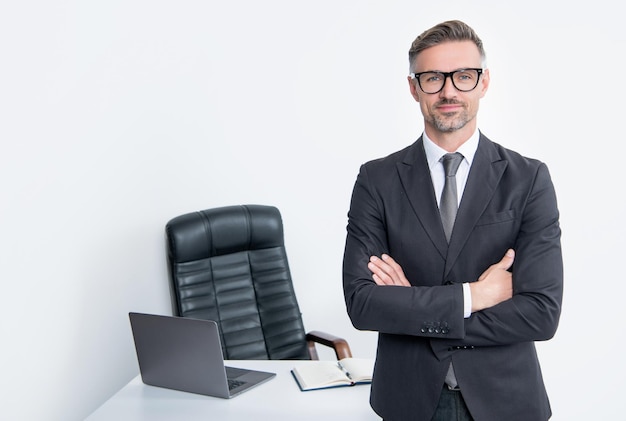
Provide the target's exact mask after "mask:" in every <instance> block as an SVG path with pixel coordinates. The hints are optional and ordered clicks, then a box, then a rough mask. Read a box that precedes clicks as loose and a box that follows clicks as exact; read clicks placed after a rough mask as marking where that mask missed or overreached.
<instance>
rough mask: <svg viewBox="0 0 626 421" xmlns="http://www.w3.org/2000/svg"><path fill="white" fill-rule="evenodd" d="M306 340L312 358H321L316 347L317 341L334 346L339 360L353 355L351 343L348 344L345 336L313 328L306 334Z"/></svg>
mask: <svg viewBox="0 0 626 421" xmlns="http://www.w3.org/2000/svg"><path fill="white" fill-rule="evenodd" d="M306 341H307V347H308V348H309V355H310V356H311V359H312V360H319V357H318V355H317V350H316V349H315V344H316V343H318V344H321V345H325V346H328V347H330V348H333V349H334V350H335V355H336V356H337V359H338V360H341V359H342V358H348V357H352V352H351V351H350V345H348V342H347V341H346V340H345V339H343V338H339V337H337V336H334V335H331V334H329V333H326V332H320V331H317V330H313V331H311V332H309V333H307V334H306Z"/></svg>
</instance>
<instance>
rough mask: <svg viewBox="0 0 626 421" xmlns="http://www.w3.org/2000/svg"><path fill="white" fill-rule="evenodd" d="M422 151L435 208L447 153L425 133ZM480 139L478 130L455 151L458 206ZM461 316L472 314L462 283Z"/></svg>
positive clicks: (440, 188) (464, 285) (443, 176)
mask: <svg viewBox="0 0 626 421" xmlns="http://www.w3.org/2000/svg"><path fill="white" fill-rule="evenodd" d="M422 137H423V139H424V150H425V152H426V160H427V161H428V168H429V169H430V178H431V180H432V182H433V187H434V188H435V197H436V198H437V206H439V201H440V200H441V193H442V191H443V185H444V183H445V172H444V169H443V164H442V163H441V157H442V156H444V155H445V154H447V153H449V152H448V151H446V150H445V149H442V148H440V147H439V146H437V145H436V144H435V143H434V142H433V141H432V140H430V139H429V138H428V135H427V134H426V132H424V134H423V136H422ZM479 138H480V132H479V131H478V129H476V131H475V132H474V134H472V136H471V137H470V138H469V139H468V140H467V141H466V142H465V143H463V144H462V145H461V147H459V149H457V150H456V151H453V152H459V153H460V154H461V155H463V160H462V161H461V164H460V165H459V169H458V170H457V172H456V188H457V196H456V197H457V198H458V201H459V203H458V204H460V203H461V200H462V199H463V192H464V191H465V184H466V183H467V177H468V175H469V172H470V168H471V167H472V162H473V160H474V155H475V154H476V150H477V149H478V139H479ZM463 310H464V311H463V316H464V317H465V318H468V317H470V316H471V314H472V294H471V292H470V287H469V283H467V282H465V283H463Z"/></svg>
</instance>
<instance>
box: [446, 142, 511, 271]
mask: <svg viewBox="0 0 626 421" xmlns="http://www.w3.org/2000/svg"><path fill="white" fill-rule="evenodd" d="M507 165H508V163H507V161H504V160H502V158H501V157H500V155H499V153H498V151H497V150H496V147H495V145H494V144H493V142H491V141H490V140H489V139H487V138H486V137H485V136H483V135H482V134H481V136H480V141H479V143H478V149H477V150H476V155H475V156H474V161H473V162H472V168H471V170H470V174H469V177H468V179H467V184H466V185H465V190H464V192H463V197H462V198H461V204H460V206H459V211H458V213H457V216H456V221H455V223H454V230H453V233H452V238H451V240H450V246H449V248H448V254H447V258H446V269H445V274H446V275H447V274H448V273H449V271H450V269H451V268H452V266H453V265H454V263H455V261H456V259H457V258H458V256H459V253H461V250H462V249H463V247H464V245H465V243H466V242H467V240H468V238H469V236H470V234H471V232H472V230H473V229H474V226H475V225H476V223H477V221H478V219H479V218H480V216H481V215H482V214H483V212H484V211H485V209H486V208H487V205H488V204H489V202H490V201H491V198H492V197H493V194H494V192H495V190H496V187H497V186H498V183H499V182H500V179H501V177H502V174H503V173H504V170H505V169H506V167H507Z"/></svg>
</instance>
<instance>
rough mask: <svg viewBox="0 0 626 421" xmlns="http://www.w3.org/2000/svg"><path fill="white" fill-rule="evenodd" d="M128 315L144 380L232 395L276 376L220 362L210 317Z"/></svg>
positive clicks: (162, 384) (209, 394) (203, 392)
mask: <svg viewBox="0 0 626 421" xmlns="http://www.w3.org/2000/svg"><path fill="white" fill-rule="evenodd" d="M129 317H130V324H131V329H132V332H133V338H134V340H135V350H136V351H137V361H138V362H139V371H140V372H141V379H142V381H143V382H144V383H145V384H147V385H151V386H158V387H164V388H168V389H175V390H182V391H184V392H191V393H197V394H201V395H208V396H215V397H219V398H232V397H234V396H237V395H239V394H240V393H243V392H245V391H247V390H250V388H252V387H254V386H257V385H259V384H261V383H264V382H266V381H268V380H270V379H272V378H274V377H275V376H276V373H267V372H264V371H256V370H249V369H240V368H234V367H226V366H225V365H224V358H223V356H222V347H221V344H220V336H219V332H218V328H217V323H215V322H214V321H211V320H198V319H191V318H185V317H172V316H160V315H154V314H142V313H129Z"/></svg>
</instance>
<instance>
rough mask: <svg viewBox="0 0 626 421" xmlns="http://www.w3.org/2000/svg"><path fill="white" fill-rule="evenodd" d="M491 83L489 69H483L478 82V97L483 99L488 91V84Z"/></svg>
mask: <svg viewBox="0 0 626 421" xmlns="http://www.w3.org/2000/svg"><path fill="white" fill-rule="evenodd" d="M490 81H491V76H490V74H489V69H485V71H483V75H482V77H481V80H480V91H481V92H480V97H481V98H482V97H484V96H485V94H486V93H487V89H489V82H490Z"/></svg>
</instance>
